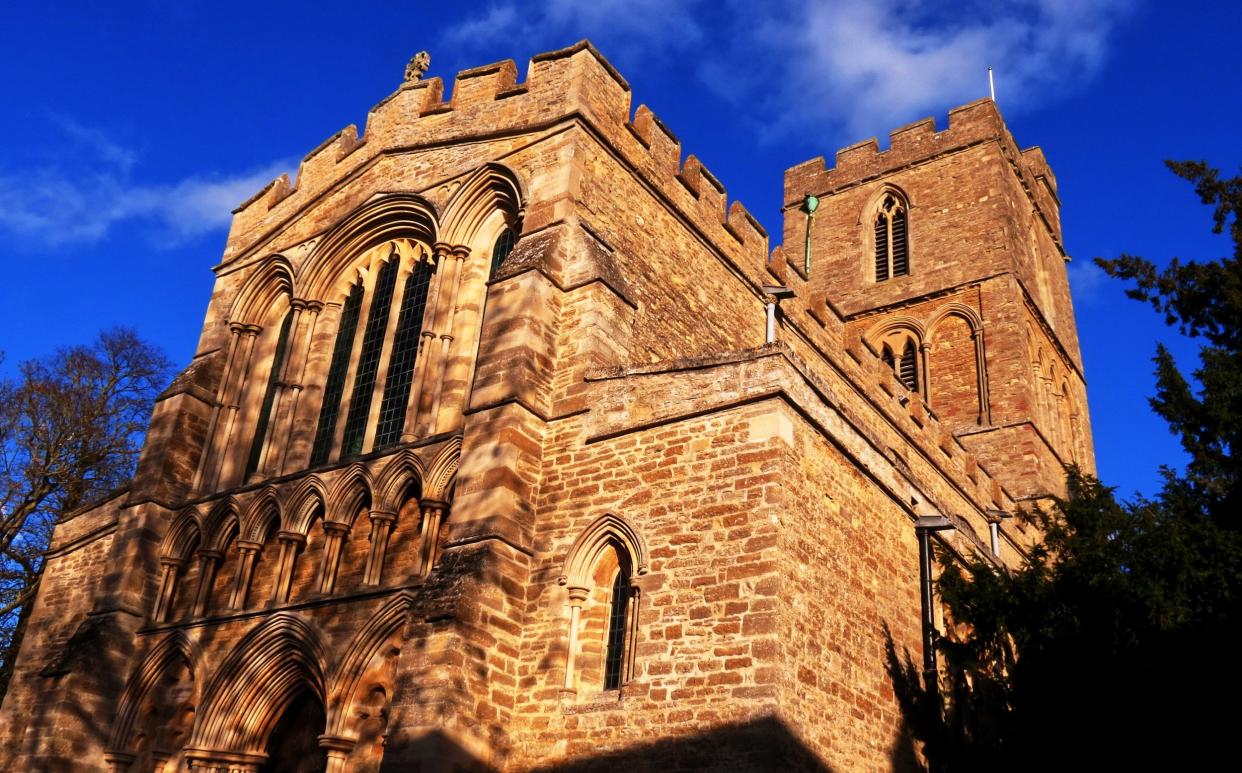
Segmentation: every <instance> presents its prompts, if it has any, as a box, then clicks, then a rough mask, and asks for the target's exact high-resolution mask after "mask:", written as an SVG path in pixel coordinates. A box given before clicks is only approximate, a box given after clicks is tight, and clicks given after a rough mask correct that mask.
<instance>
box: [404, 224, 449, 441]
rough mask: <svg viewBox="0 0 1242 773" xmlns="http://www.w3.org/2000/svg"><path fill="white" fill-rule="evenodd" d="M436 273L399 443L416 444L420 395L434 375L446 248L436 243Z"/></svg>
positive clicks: (428, 294)
mask: <svg viewBox="0 0 1242 773" xmlns="http://www.w3.org/2000/svg"><path fill="white" fill-rule="evenodd" d="M433 252H434V255H435V264H436V270H435V273H434V274H432V275H431V286H430V287H429V288H428V290H427V308H425V309H424V310H423V319H424V321H425V322H426V324H425V325H423V326H422V330H421V332H420V333H419V337H420V338H421V339H422V340H421V341H419V344H418V356H417V357H416V358H415V361H414V378H413V382H412V383H411V385H410V401H409V403H408V404H407V405H406V407H405V424H404V425H403V427H404V430H403V431H402V433H401V440H402V442H409V441H411V440H416V439H417V438H418V437H419V426H418V422H419V417H420V416H421V415H422V407H421V406H422V402H423V394H424V393H426V391H427V389H428V379H429V378H430V376H429V374H430V373H432V372H433V369H432V368H431V365H430V360H431V359H432V357H433V356H434V355H433V350H434V349H435V343H436V322H437V316H436V315H437V314H438V309H439V306H440V304H439V298H440V296H441V294H442V293H443V288H444V281H445V280H444V277H445V274H447V273H448V271H447V269H448V262H449V261H448V257H449V255H450V254H451V253H450V251H449V246H448V245H447V244H444V243H443V242H438V243H437V244H436V245H435V247H434V248H433Z"/></svg>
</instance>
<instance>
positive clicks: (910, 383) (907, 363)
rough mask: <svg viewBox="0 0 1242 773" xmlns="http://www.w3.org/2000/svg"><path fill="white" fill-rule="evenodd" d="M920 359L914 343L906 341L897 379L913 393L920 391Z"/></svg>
mask: <svg viewBox="0 0 1242 773" xmlns="http://www.w3.org/2000/svg"><path fill="white" fill-rule="evenodd" d="M918 357H919V355H918V350H917V349H916V348H915V346H914V342H913V341H906V348H905V349H903V350H902V352H901V362H899V363H898V364H897V379H898V380H899V381H901V383H902V384H904V385H905V387H906V389H909V390H910V391H911V392H917V391H919V360H918Z"/></svg>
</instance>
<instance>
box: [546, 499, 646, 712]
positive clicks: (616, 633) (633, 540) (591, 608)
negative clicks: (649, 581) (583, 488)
mask: <svg viewBox="0 0 1242 773" xmlns="http://www.w3.org/2000/svg"><path fill="white" fill-rule="evenodd" d="M646 570H647V563H646V548H645V547H644V545H643V542H642V540H641V539H640V538H639V536H638V533H637V532H635V531H634V529H633V527H631V526H630V525H629V524H628V523H627V522H626V521H624V520H622V519H621V518H618V517H617V516H615V515H605V516H603V517H601V518H599V519H598V520H596V521H595V522H594V523H593V524H591V525H590V526H589V527H587V529H586V531H585V532H583V534H582V536H580V537H579V538H578V541H577V542H575V543H574V546H573V547H572V548H571V549H570V551H569V557H568V559H567V560H566V562H565V574H564V575H562V576H561V578H560V582H561V584H562V585H565V586H567V590H568V592H569V599H568V600H569V608H570V620H569V632H568V633H569V636H568V638H569V641H568V647H567V651H566V660H565V683H564V686H565V688H566V689H570V690H583V689H585V690H587V691H588V692H590V691H591V690H616V689H619V688H620V687H622V686H623V685H624V684H625V683H626V682H627V681H629V680H630V679H631V678H632V677H633V675H634V652H635V649H636V646H637V637H638V618H639V614H638V607H639V595H638V587H637V585H636V584H635V582H634V577H635V575H641V574H644V573H645V572H646Z"/></svg>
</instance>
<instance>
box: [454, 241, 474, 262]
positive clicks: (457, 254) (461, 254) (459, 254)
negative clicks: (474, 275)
mask: <svg viewBox="0 0 1242 773" xmlns="http://www.w3.org/2000/svg"><path fill="white" fill-rule="evenodd" d="M452 253H453V257H454V258H457V259H458V260H465V259H466V258H468V257H470V248H469V247H467V246H466V245H464V244H458V245H456V246H454V247H452Z"/></svg>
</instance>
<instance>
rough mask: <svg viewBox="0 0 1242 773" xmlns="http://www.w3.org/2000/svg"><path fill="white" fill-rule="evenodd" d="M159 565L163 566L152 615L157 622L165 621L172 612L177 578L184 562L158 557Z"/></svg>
mask: <svg viewBox="0 0 1242 773" xmlns="http://www.w3.org/2000/svg"><path fill="white" fill-rule="evenodd" d="M160 565H161V566H162V567H163V572H162V573H161V574H160V595H159V598H158V599H156V602H155V614H153V615H152V618H153V619H154V620H155V622H157V623H163V622H166V621H167V620H168V615H169V614H170V613H171V612H172V605H173V598H174V596H175V595H176V593H177V580H178V579H179V578H180V575H181V569H182V567H184V566H185V562H184V561H181V560H179V559H176V558H168V557H164V558H161V559H160Z"/></svg>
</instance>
